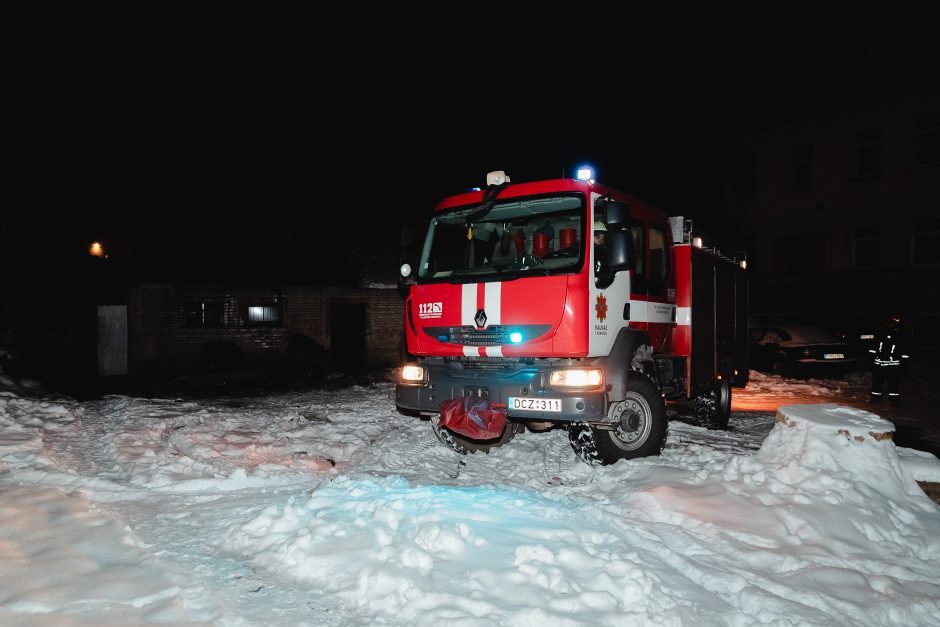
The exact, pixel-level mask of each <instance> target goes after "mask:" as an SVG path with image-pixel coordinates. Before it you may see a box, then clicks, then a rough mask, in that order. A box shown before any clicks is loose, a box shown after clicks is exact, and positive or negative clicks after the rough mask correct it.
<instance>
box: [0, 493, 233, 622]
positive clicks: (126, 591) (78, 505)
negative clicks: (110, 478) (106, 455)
mask: <svg viewBox="0 0 940 627" xmlns="http://www.w3.org/2000/svg"><path fill="white" fill-rule="evenodd" d="M0 581H3V585H2V586H0V622H2V623H4V624H10V623H11V622H13V621H14V620H15V618H16V617H18V616H19V617H22V615H24V614H25V615H30V616H33V617H34V619H33V620H35V621H36V624H40V623H46V622H47V621H49V620H50V619H49V618H48V617H47V616H48V615H49V614H57V615H59V616H60V617H61V616H68V617H70V619H71V620H69V621H68V624H73V623H74V622H77V621H81V622H86V621H87V622H89V623H97V624H102V623H108V624H115V625H117V624H122V625H126V624H129V623H142V622H148V623H164V624H179V623H182V622H188V621H194V620H195V621H199V620H208V619H211V618H213V617H214V616H216V615H217V614H218V608H213V607H212V605H211V604H210V603H208V602H207V601H206V600H205V599H204V598H202V594H203V593H204V591H202V590H199V589H193V588H192V587H190V586H189V585H188V583H187V582H188V578H187V576H186V575H185V574H184V573H183V572H180V571H179V570H178V569H175V568H174V567H173V566H172V565H169V564H165V563H163V562H161V561H160V560H159V559H158V558H156V557H155V556H154V555H153V554H152V553H151V552H149V551H148V550H147V549H146V547H144V546H143V545H142V544H141V542H140V541H139V540H138V539H137V538H136V537H135V536H134V534H133V533H132V532H131V531H130V530H129V529H128V528H127V527H126V526H125V525H124V524H123V522H122V521H121V520H120V519H117V518H116V517H114V516H111V515H108V514H105V513H102V512H100V511H97V510H96V508H95V507H94V505H93V504H92V503H90V502H89V501H88V500H87V499H85V498H82V497H80V496H78V495H74V494H73V495H66V494H65V493H64V492H62V491H61V490H59V489H56V488H42V489H27V488H12V487H9V486H4V485H0ZM63 624H65V623H63Z"/></svg>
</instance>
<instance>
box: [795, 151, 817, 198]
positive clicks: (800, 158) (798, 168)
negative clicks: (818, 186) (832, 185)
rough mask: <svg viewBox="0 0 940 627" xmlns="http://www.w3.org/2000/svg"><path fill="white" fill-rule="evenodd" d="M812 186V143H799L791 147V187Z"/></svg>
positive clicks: (797, 188)
mask: <svg viewBox="0 0 940 627" xmlns="http://www.w3.org/2000/svg"><path fill="white" fill-rule="evenodd" d="M812 188H813V144H812V143H811V142H808V143H805V144H800V145H798V146H796V147H795V148H794V149H793V189H794V190H800V189H812Z"/></svg>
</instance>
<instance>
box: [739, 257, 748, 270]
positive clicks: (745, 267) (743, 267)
mask: <svg viewBox="0 0 940 627" xmlns="http://www.w3.org/2000/svg"><path fill="white" fill-rule="evenodd" d="M739 265H740V266H741V269H742V270H747V259H742V260H741V261H740V262H739Z"/></svg>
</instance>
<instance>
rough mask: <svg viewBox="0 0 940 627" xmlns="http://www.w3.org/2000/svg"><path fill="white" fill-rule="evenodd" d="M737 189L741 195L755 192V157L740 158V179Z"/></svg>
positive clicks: (752, 194) (750, 194)
mask: <svg viewBox="0 0 940 627" xmlns="http://www.w3.org/2000/svg"><path fill="white" fill-rule="evenodd" d="M738 191H739V193H740V194H741V195H742V196H754V195H755V194H757V157H754V156H750V157H744V158H743V159H741V180H740V186H739V190H738Z"/></svg>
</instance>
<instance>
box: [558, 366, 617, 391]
mask: <svg viewBox="0 0 940 627" xmlns="http://www.w3.org/2000/svg"><path fill="white" fill-rule="evenodd" d="M548 382H549V384H550V385H558V386H564V387H571V388H593V387H597V386H599V385H602V384H603V383H604V373H603V371H601V370H600V369H596V368H592V369H590V370H588V369H586V368H578V369H572V370H553V371H552V374H551V377H550V378H549V380H548Z"/></svg>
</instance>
